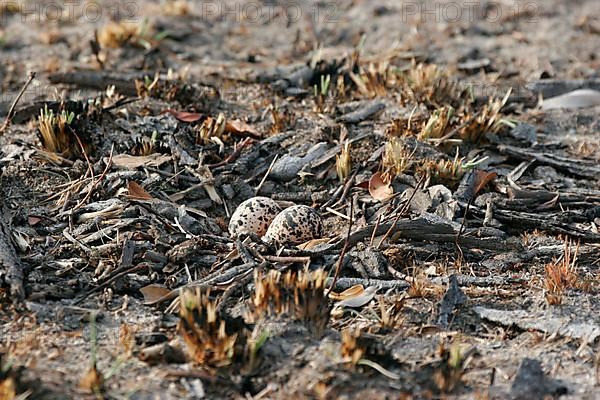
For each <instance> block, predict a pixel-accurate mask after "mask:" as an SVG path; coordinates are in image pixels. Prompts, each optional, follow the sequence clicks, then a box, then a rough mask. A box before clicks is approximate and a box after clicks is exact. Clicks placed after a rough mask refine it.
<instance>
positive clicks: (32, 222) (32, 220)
mask: <svg viewBox="0 0 600 400" xmlns="http://www.w3.org/2000/svg"><path fill="white" fill-rule="evenodd" d="M27 222H28V223H29V225H30V226H36V225H37V224H39V223H40V222H42V218H41V217H38V216H36V215H29V216H28V217H27Z"/></svg>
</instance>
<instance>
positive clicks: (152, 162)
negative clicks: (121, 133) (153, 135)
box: [112, 153, 171, 169]
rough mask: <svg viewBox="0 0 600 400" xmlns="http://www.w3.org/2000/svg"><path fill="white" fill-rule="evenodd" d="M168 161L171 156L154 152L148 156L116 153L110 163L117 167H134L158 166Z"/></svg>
mask: <svg viewBox="0 0 600 400" xmlns="http://www.w3.org/2000/svg"><path fill="white" fill-rule="evenodd" d="M168 161H171V156H168V155H166V154H159V153H154V154H150V155H149V156H130V155H129V154H117V155H116V156H114V157H113V158H112V163H113V164H114V165H115V166H116V167H117V168H125V169H134V168H138V167H158V166H160V165H162V164H164V163H166V162H168Z"/></svg>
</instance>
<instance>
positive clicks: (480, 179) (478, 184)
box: [473, 169, 498, 196]
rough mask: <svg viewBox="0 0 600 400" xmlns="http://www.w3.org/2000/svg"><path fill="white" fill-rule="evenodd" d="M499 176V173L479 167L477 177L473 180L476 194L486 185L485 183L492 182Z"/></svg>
mask: <svg viewBox="0 0 600 400" xmlns="http://www.w3.org/2000/svg"><path fill="white" fill-rule="evenodd" d="M497 176H498V174H496V173H495V172H487V171H483V170H480V169H478V170H477V171H476V174H475V179H474V181H473V183H474V187H475V191H474V193H475V196H477V194H478V193H479V192H480V191H481V190H482V189H483V188H484V187H485V185H487V184H488V183H490V182H491V181H492V180H494V178H496V177H497Z"/></svg>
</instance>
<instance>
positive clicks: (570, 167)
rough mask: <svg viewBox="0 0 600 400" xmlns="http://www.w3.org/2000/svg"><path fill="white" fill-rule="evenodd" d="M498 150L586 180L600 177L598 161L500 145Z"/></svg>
mask: <svg viewBox="0 0 600 400" xmlns="http://www.w3.org/2000/svg"><path fill="white" fill-rule="evenodd" d="M498 150H500V152H501V153H504V154H508V155H510V156H513V157H516V158H518V159H520V160H526V161H529V160H531V159H534V160H536V161H537V162H538V163H540V164H544V165H549V166H551V167H553V168H556V169H557V170H560V171H565V172H568V173H570V174H572V175H577V176H581V177H584V178H592V179H595V178H597V177H599V176H600V167H598V164H597V162H596V161H591V160H587V161H584V160H578V159H575V158H567V157H561V156H558V155H556V154H553V153H542V152H536V151H535V150H533V149H522V148H519V147H514V146H509V145H499V146H498Z"/></svg>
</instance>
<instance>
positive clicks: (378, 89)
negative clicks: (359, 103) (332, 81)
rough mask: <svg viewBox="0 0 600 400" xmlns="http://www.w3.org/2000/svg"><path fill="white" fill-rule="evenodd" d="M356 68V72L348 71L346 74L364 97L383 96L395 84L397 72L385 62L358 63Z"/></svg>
mask: <svg viewBox="0 0 600 400" xmlns="http://www.w3.org/2000/svg"><path fill="white" fill-rule="evenodd" d="M358 69H359V71H358V72H357V73H355V72H349V74H348V75H349V77H350V79H351V80H352V83H354V85H355V86H356V90H357V91H358V92H359V93H360V94H361V95H362V96H364V97H367V98H374V97H384V96H386V95H387V92H388V90H389V89H390V88H391V87H393V86H395V84H396V81H397V74H396V73H395V72H394V71H393V69H392V68H391V67H390V66H389V64H388V63H387V62H382V63H369V64H367V65H366V66H361V65H359V66H358Z"/></svg>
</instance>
